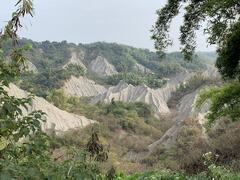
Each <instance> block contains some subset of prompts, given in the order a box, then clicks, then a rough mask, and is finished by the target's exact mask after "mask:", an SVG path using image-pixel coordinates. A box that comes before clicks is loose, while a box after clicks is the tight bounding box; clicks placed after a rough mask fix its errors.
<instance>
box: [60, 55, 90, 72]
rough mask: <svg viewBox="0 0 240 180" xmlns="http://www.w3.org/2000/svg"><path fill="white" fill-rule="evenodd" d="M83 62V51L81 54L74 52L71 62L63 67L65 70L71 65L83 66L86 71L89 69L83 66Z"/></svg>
mask: <svg viewBox="0 0 240 180" xmlns="http://www.w3.org/2000/svg"><path fill="white" fill-rule="evenodd" d="M83 60H84V52H83V51H79V52H75V51H72V53H71V58H70V60H69V61H68V63H67V64H65V65H64V66H63V68H66V67H67V66H68V65H69V64H76V65H79V66H82V67H83V68H84V69H85V70H86V69H87V68H86V66H85V65H84V64H83Z"/></svg>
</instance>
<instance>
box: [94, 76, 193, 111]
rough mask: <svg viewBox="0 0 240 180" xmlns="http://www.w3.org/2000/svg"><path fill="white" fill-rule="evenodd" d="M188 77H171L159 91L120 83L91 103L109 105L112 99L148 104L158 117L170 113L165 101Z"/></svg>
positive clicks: (143, 86)
mask: <svg viewBox="0 0 240 180" xmlns="http://www.w3.org/2000/svg"><path fill="white" fill-rule="evenodd" d="M188 76H189V74H187V73H183V74H178V76H175V77H172V78H171V79H170V80H169V82H168V83H167V85H166V86H165V87H163V88H159V89H151V88H149V87H147V86H146V85H140V86H133V85H131V84H127V83H124V82H123V81H120V83H119V84H118V85H117V86H114V87H110V88H109V89H108V91H106V92H105V93H103V94H101V95H99V96H97V97H95V98H93V100H92V103H97V102H99V101H101V102H105V103H110V102H111V101H112V99H114V100H115V101H124V102H144V103H147V104H150V105H151V106H152V107H153V109H154V110H155V112H156V114H158V115H160V114H166V113H170V110H169V108H168V106H167V101H168V100H169V98H170V97H171V93H172V92H173V91H175V89H176V87H177V86H178V84H179V83H180V82H182V81H184V80H185V79H186V78H187V77H188Z"/></svg>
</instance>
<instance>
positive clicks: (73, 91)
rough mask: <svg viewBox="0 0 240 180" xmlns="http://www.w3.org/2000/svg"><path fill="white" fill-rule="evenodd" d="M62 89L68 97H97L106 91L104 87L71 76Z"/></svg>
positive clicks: (86, 79)
mask: <svg viewBox="0 0 240 180" xmlns="http://www.w3.org/2000/svg"><path fill="white" fill-rule="evenodd" d="M63 89H64V91H66V92H67V93H69V94H70V95H72V96H78V97H91V96H97V95H99V94H102V93H104V92H105V91H106V88H105V87H104V86H101V85H99V84H97V83H95V82H94V81H92V80H90V79H88V78H86V77H82V76H80V77H75V76H71V78H70V79H69V80H67V81H66V82H65V85H64V88H63Z"/></svg>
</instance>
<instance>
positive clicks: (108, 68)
mask: <svg viewBox="0 0 240 180" xmlns="http://www.w3.org/2000/svg"><path fill="white" fill-rule="evenodd" d="M88 69H89V70H90V71H91V72H94V73H95V74H97V75H98V76H101V77H102V76H110V75H113V74H117V73H118V72H117V70H116V69H115V67H114V66H113V65H112V64H110V63H109V62H108V60H107V59H105V58H104V57H102V56H98V57H97V58H96V59H94V60H92V61H91V63H90V64H89V66H88Z"/></svg>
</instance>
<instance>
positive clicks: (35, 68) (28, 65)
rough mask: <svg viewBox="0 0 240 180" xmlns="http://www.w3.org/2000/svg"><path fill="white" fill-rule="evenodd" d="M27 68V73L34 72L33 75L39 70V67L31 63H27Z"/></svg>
mask: <svg viewBox="0 0 240 180" xmlns="http://www.w3.org/2000/svg"><path fill="white" fill-rule="evenodd" d="M26 66H27V69H26V70H27V71H32V72H33V73H37V72H38V70H37V67H36V66H35V65H34V64H33V63H32V62H30V61H27V62H26Z"/></svg>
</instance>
